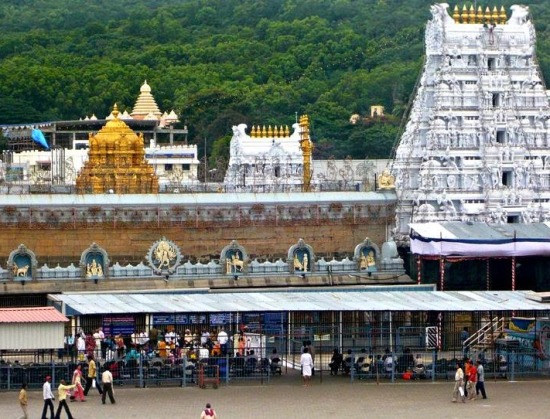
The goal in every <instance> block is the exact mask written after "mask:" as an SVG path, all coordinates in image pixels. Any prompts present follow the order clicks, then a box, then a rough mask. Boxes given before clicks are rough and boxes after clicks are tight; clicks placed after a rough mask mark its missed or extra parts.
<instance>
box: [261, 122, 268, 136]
mask: <svg viewBox="0 0 550 419" xmlns="http://www.w3.org/2000/svg"><path fill="white" fill-rule="evenodd" d="M266 134H267V131H266V129H265V125H262V138H265V136H266Z"/></svg>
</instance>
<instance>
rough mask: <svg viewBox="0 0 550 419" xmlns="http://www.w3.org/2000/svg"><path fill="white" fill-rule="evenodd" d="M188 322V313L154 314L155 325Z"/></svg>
mask: <svg viewBox="0 0 550 419" xmlns="http://www.w3.org/2000/svg"><path fill="white" fill-rule="evenodd" d="M188 323H189V316H188V315H187V314H153V325H154V326H165V325H175V324H188Z"/></svg>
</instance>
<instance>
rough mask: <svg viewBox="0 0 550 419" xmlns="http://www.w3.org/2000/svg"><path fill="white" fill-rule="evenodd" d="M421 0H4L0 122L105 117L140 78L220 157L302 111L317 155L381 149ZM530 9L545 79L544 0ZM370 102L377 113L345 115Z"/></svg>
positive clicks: (125, 103)
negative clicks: (361, 118) (241, 135)
mask: <svg viewBox="0 0 550 419" xmlns="http://www.w3.org/2000/svg"><path fill="white" fill-rule="evenodd" d="M513 3H514V2H513V1H505V2H503V3H502V5H504V6H505V7H506V8H507V9H508V8H509V6H510V5H511V4H513ZM430 4H431V2H426V1H421V0H407V1H404V0H402V1H397V0H162V1H152V0H147V1H144V0H132V1H130V0H117V1H106V0H94V1H87V0H3V1H2V2H1V3H0V33H2V36H1V37H0V123H20V122H32V121H47V120H68V119H78V118H81V117H84V116H86V115H91V114H92V113H94V114H96V115H98V116H99V117H102V116H103V117H104V116H105V115H107V114H108V113H109V112H110V110H111V108H112V106H113V104H114V103H115V102H116V103H117V104H118V106H119V109H122V110H124V109H127V108H131V107H132V106H133V105H134V103H135V100H136V98H137V95H138V93H139V87H140V86H141V84H142V83H143V81H144V80H147V81H148V83H149V84H150V85H151V87H152V90H153V94H154V96H155V98H156V100H157V103H158V104H159V107H160V108H161V110H168V111H170V110H171V109H174V110H175V111H176V112H177V113H178V114H180V116H181V121H182V124H183V123H185V124H187V125H188V126H189V129H190V140H191V141H196V142H197V143H198V144H203V139H204V138H207V139H208V140H209V141H208V144H209V146H208V147H209V150H208V152H209V153H211V152H212V151H213V152H214V154H215V153H223V150H225V149H226V147H225V146H226V144H227V142H228V139H229V135H230V133H231V126H232V125H235V124H239V123H242V122H245V123H247V124H248V125H249V127H251V126H252V125H254V124H261V125H264V124H265V125H269V124H271V125H289V126H290V125H292V123H294V121H295V118H296V115H301V114H304V113H307V114H309V115H310V118H311V121H312V135H313V140H314V142H315V143H316V150H315V153H316V155H315V157H316V158H328V157H330V156H334V157H336V158H343V157H346V156H352V157H354V158H365V157H370V158H385V157H388V156H389V154H390V150H391V147H392V145H393V142H394V140H395V138H396V135H397V133H398V131H399V124H400V120H401V116H402V115H403V113H404V111H405V109H406V106H407V103H408V101H409V99H410V97H411V95H412V93H413V90H414V85H415V82H416V80H417V78H418V74H419V71H420V69H421V65H422V61H423V54H424V44H423V36H424V27H425V24H426V21H427V20H428V19H429V18H430V11H429V5H430ZM462 4H463V3H460V6H462ZM466 4H468V5H469V4H470V3H469V2H467V3H466ZM477 4H480V5H482V6H483V7H485V6H486V5H485V4H481V3H480V2H478V3H477ZM489 6H491V7H492V6H493V4H492V3H491V4H490V5H489ZM499 6H500V4H499ZM451 7H454V3H452V5H451ZM530 7H531V12H532V14H533V17H534V22H535V24H536V27H537V30H538V33H537V35H538V50H539V61H540V62H541V65H542V66H543V71H544V73H545V74H546V76H547V77H548V76H549V75H550V36H549V34H550V27H548V26H547V24H546V23H545V22H549V21H550V19H549V18H550V2H547V1H543V0H538V1H534V2H531V3H530ZM374 104H381V105H383V106H385V108H386V113H387V115H388V118H387V119H386V120H385V121H383V122H369V123H365V124H357V125H351V124H350V123H349V118H350V116H351V114H354V113H358V114H361V115H366V114H368V112H369V108H370V106H371V105H374Z"/></svg>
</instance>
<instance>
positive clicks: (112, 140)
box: [76, 104, 159, 194]
mask: <svg viewBox="0 0 550 419" xmlns="http://www.w3.org/2000/svg"><path fill="white" fill-rule="evenodd" d="M112 114H113V117H114V118H113V119H112V120H110V121H108V122H107V123H106V124H105V126H103V128H101V130H99V132H98V133H97V134H95V135H93V134H92V133H90V136H89V140H88V145H89V149H88V161H87V162H86V163H85V164H84V167H83V168H82V169H81V171H80V173H79V174H78V177H77V179H76V190H77V192H78V193H94V194H95V193H111V192H112V193H117V194H125V193H158V186H159V185H158V178H157V176H156V175H155V171H154V168H153V166H151V165H149V164H148V163H147V161H146V160H145V149H144V145H143V134H140V135H137V134H136V133H135V132H134V131H132V130H131V129H130V127H129V126H128V125H126V123H125V122H124V121H122V120H120V119H118V115H119V112H118V107H117V105H116V104H115V106H114V107H113V112H112Z"/></svg>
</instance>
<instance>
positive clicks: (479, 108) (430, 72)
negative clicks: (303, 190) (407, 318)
mask: <svg viewBox="0 0 550 419" xmlns="http://www.w3.org/2000/svg"><path fill="white" fill-rule="evenodd" d="M447 8H448V5H447V4H437V5H434V6H432V7H431V12H432V15H433V19H432V20H430V21H429V22H428V24H427V27H426V60H425V64H424V69H423V73H422V76H421V79H420V81H419V83H418V86H417V91H416V96H415V100H414V102H413V105H412V109H411V112H410V116H409V120H408V123H407V125H406V128H405V130H404V132H403V134H402V137H401V139H400V143H399V146H398V148H397V151H396V156H395V160H394V163H393V168H392V174H393V175H394V176H395V186H396V193H397V199H398V206H397V214H396V230H395V239H396V241H397V242H398V243H399V244H400V245H406V244H407V242H408V234H409V224H410V223H425V222H434V221H435V222H437V221H463V222H487V223H532V222H539V221H547V220H550V121H549V120H548V119H549V118H550V109H549V101H548V94H547V91H546V88H545V85H544V81H543V79H542V76H541V74H540V69H539V66H538V64H537V60H536V57H535V42H536V37H535V29H534V27H533V24H532V23H531V21H530V20H529V11H528V8H527V7H524V6H512V7H511V17H510V18H509V19H508V18H507V17H506V13H505V11H504V9H503V8H501V9H500V11H497V9H496V8H495V9H493V11H492V12H491V11H490V10H489V9H486V11H485V12H483V11H482V9H481V8H478V10H477V11H476V10H474V9H473V7H472V8H470V10H466V8H464V9H463V10H462V12H461V13H460V12H459V9H458V8H456V7H455V11H454V13H453V16H452V17H451V16H450V15H449V13H448V11H447Z"/></svg>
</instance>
